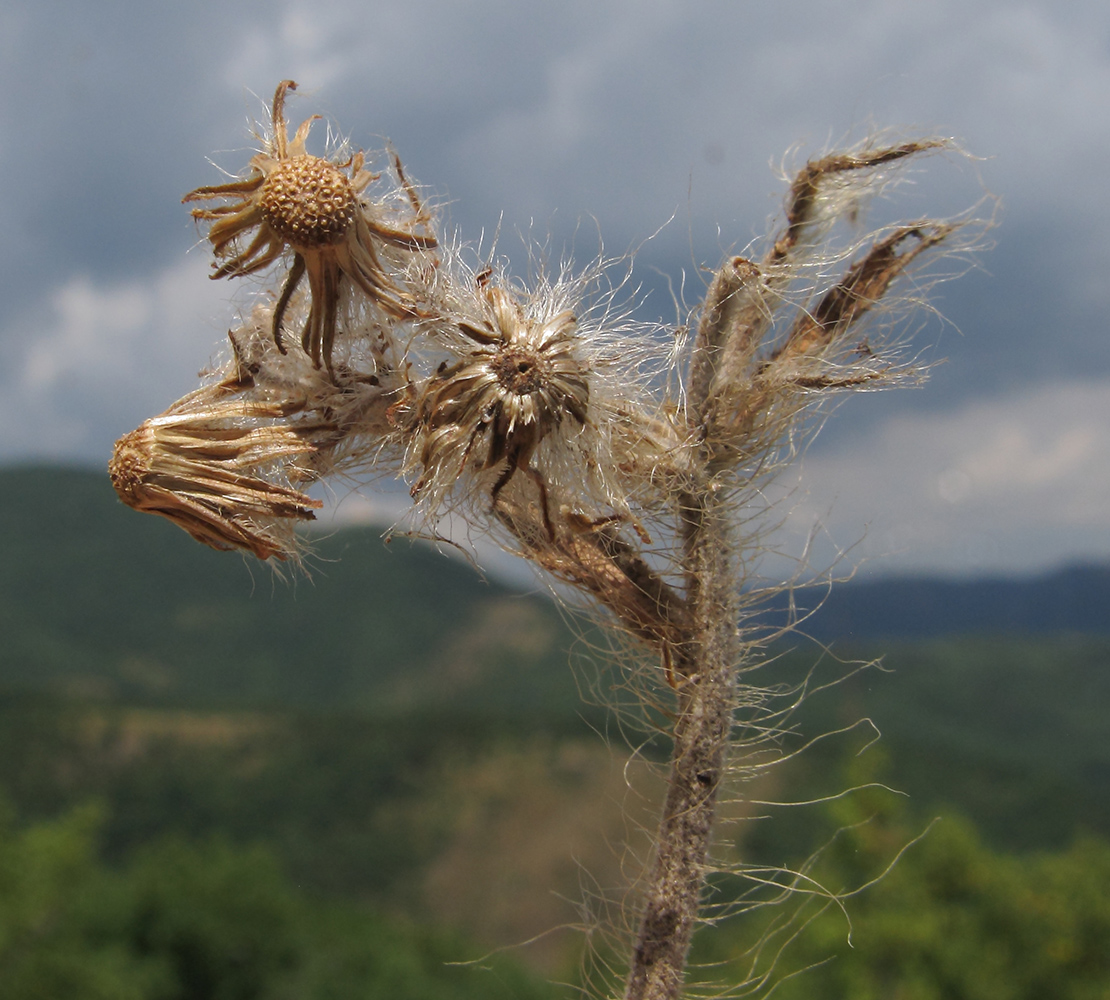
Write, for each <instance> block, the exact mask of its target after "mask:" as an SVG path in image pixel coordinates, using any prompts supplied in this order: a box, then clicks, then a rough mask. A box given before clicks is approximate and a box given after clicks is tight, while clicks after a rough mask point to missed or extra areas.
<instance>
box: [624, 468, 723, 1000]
mask: <svg viewBox="0 0 1110 1000" xmlns="http://www.w3.org/2000/svg"><path fill="white" fill-rule="evenodd" d="M682 503H683V506H682V510H681V516H682V522H683V534H684V556H685V563H686V573H687V587H688V593H689V598H688V600H689V604H690V612H691V624H690V627H689V630H688V634H687V637H686V641H685V642H684V643H683V645H682V648H681V649H680V650H679V653H678V656H677V657H676V660H677V662H676V673H677V674H678V675H679V677H680V678H681V679H680V682H679V713H678V720H677V722H676V723H675V727H674V733H673V741H674V743H673V748H672V752H671V773H670V779H669V786H668V790H667V797H666V801H665V803H664V806H663V815H662V818H661V819H660V823H659V832H658V836H657V839H656V850H655V860H654V863H653V866H652V871H651V875H650V878H649V882H648V890H647V894H646V895H647V898H646V902H645V904H644V910H643V914H642V916H641V921H640V928H639V933H638V936H637V940H636V946H635V950H634V952H633V957H632V968H631V972H630V974H629V979H628V989H627V992H626V994H625V996H626V998H627V1000H664V998H666V1000H674V998H677V997H678V996H679V994H680V992H681V989H682V982H683V978H684V971H685V966H686V956H687V953H688V952H689V949H690V938H691V936H692V934H693V930H694V926H695V924H696V921H697V914H698V906H699V903H700V897H701V890H702V886H703V884H704V881H705V861H706V857H707V855H708V852H709V843H710V836H711V833H712V828H713V819H714V814H715V812H716V807H717V790H718V787H719V785H720V781H721V775H722V774H723V772H724V768H725V764H726V758H727V752H728V744H729V733H730V730H731V727H732V710H733V704H734V699H733V685H734V671H735V667H736V661H737V655H738V634H737V625H736V601H735V596H734V594H735V590H734V581H733V565H732V563H733V560H732V558H731V546H730V544H729V537H728V528H727V520H726V519H725V518H724V517H723V516H720V513H721V512H720V511H718V510H717V508H718V506H719V502H718V501H717V500H716V498H715V495H714V493H713V492H712V491H711V490H710V489H708V488H707V489H705V490H701V491H698V492H696V493H690V494H687V495H686V496H684V497H683V499H682Z"/></svg>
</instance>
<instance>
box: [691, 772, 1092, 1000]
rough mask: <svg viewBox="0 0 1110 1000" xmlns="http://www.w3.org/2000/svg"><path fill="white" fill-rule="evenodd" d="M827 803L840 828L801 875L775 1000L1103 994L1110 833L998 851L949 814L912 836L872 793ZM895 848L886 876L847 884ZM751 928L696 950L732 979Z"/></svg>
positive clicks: (868, 873)
mask: <svg viewBox="0 0 1110 1000" xmlns="http://www.w3.org/2000/svg"><path fill="white" fill-rule="evenodd" d="M830 813H831V816H830V819H831V821H832V822H833V823H834V824H835V825H837V826H839V832H838V833H837V834H836V835H835V836H834V837H833V838H832V839H831V840H830V841H829V843H828V845H827V847H826V848H825V849H824V850H823V851H822V852H821V854H820V856H819V858H818V859H817V860H816V863H815V864H814V865H813V866H812V867H811V868H810V869H808V874H809V875H810V876H811V877H812V878H813V879H814V882H813V883H807V884H813V885H820V886H821V887H822V889H821V893H820V894H818V895H816V896H815V897H814V898H813V899H811V900H810V901H809V902H808V903H806V904H805V905H804V907H803V909H802V910H801V911H799V923H801V922H803V921H804V920H806V919H810V918H812V919H811V920H810V922H809V924H808V926H807V927H806V929H805V932H804V933H803V934H802V935H800V936H799V938H798V939H797V940H796V941H795V942H794V943H793V944H792V945H791V946H790V947H789V948H788V949H787V950H786V952H785V954H784V955H783V958H782V961H781V965H780V968H779V969H778V972H777V976H778V977H780V978H781V979H782V982H781V983H780V984H779V986H778V987H777V988H776V990H775V993H774V996H775V997H776V998H781V1000H795V998H796V1000H803V998H804V1000H841V998H844V997H851V998H852V1000H1044V998H1045V997H1052V998H1053V1000H1102V998H1105V997H1107V996H1110V841H1107V840H1105V839H1100V838H1095V837H1084V838H1081V839H1079V840H1077V841H1076V842H1075V843H1074V844H1073V845H1072V846H1071V847H1069V848H1068V849H1067V850H1064V851H1060V852H1052V853H1050V852H1036V853H1030V854H1012V853H1001V852H995V851H992V850H991V849H990V848H988V847H987V846H986V845H985V844H984V843H983V841H982V839H981V837H980V836H979V834H978V833H977V832H976V830H975V827H974V826H973V825H972V824H971V823H969V822H968V821H967V820H966V819H963V818H962V817H959V816H954V815H953V816H948V817H946V818H944V819H943V820H941V821H939V822H937V823H936V824H934V825H932V826H931V827H930V828H929V829H928V832H927V833H926V834H925V836H923V837H922V838H921V839H919V840H917V841H916V842H912V843H911V841H914V837H915V831H913V830H912V829H911V828H910V827H909V826H907V825H906V823H905V822H904V815H905V810H903V809H902V808H900V807H899V806H898V805H897V803H896V801H895V800H894V798H893V797H892V796H890V795H889V794H887V793H882V792H878V791H876V790H874V789H872V790H864V791H861V792H860V793H857V794H855V795H854V796H852V797H850V798H848V799H845V800H841V801H839V802H838V803H836V805H835V806H834V807H833V808H832V809H831V810H830ZM906 845H909V846H908V847H907V846H906ZM903 847H905V848H906V849H905V852H904V853H903V854H902V855H901V857H899V858H898V861H897V864H896V865H895V866H894V868H893V869H892V870H891V871H889V873H888V874H886V875H885V877H883V878H881V879H880V880H879V881H878V882H877V883H876V884H874V885H870V886H868V887H867V888H866V889H864V890H863V891H862V892H860V893H859V894H858V895H856V894H855V893H854V890H856V889H857V888H858V887H860V886H863V885H865V884H866V883H867V882H869V881H870V880H872V879H874V878H875V877H876V876H877V875H880V874H882V872H883V871H884V869H885V868H886V867H887V865H888V864H889V863H890V861H891V860H892V859H894V858H896V857H898V854H899V851H900V850H902V848H903ZM826 893H827V895H825V894H826ZM750 933H751V931H750V928H741V927H739V926H737V927H736V928H734V929H731V930H730V929H720V930H717V931H709V932H707V934H706V937H705V939H704V940H703V941H702V942H700V948H701V952H702V953H701V955H700V958H701V960H702V961H703V962H708V961H711V960H712V961H715V962H721V961H724V962H726V963H727V966H726V967H727V968H728V972H729V973H730V974H731V975H733V976H741V975H742V974H743V972H742V970H744V969H745V968H746V966H745V963H744V961H743V960H742V958H741V957H740V956H742V955H744V954H745V953H747V949H748V948H749V947H750V946H751V943H752V942H751V940H750V938H749V937H747V936H746V935H750ZM788 973H796V975H788ZM713 974H714V978H717V977H718V975H719V970H718V969H714V970H713ZM722 979H723V981H725V982H727V981H729V974H726V975H725V976H723V977H722Z"/></svg>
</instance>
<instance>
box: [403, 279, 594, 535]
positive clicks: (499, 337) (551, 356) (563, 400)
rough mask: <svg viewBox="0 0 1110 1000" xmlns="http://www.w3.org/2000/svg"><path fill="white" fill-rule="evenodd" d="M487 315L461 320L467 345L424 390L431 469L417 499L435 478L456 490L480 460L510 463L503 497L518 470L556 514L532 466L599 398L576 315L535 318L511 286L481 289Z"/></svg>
mask: <svg viewBox="0 0 1110 1000" xmlns="http://www.w3.org/2000/svg"><path fill="white" fill-rule="evenodd" d="M479 300H480V302H481V303H482V306H483V309H482V315H481V316H480V317H478V316H475V317H474V318H466V319H460V320H459V321H458V322H457V324H456V326H457V329H458V331H459V332H460V333H461V334H462V337H463V338H465V341H466V347H465V348H464V350H463V352H462V356H461V358H460V359H459V360H458V361H456V362H455V363H454V364H450V365H446V364H445V366H443V367H442V370H440V371H438V372H437V373H436V374H435V375H433V376H432V377H431V379H430V380H429V381H428V383H427V386H426V387H425V389H424V392H423V393H422V395H421V398H420V402H419V407H418V420H419V425H420V432H421V449H420V463H421V465H422V466H423V469H424V474H423V476H422V477H421V479H420V481H419V482H417V483H416V485H415V486H414V487H413V489H412V493H413V496H414V497H415V496H419V495H420V493H421V492H422V491H423V490H424V489H425V488H426V487H427V486H429V485H430V484H432V483H433V482H434V483H435V486H436V490H437V491H439V490H443V488H444V487H446V488H450V485H451V484H453V483H454V482H455V480H457V479H458V478H459V476H460V475H461V474H462V472H463V469H464V467H465V466H466V464H467V462H468V460H469V459H470V458H471V456H472V455H473V456H475V457H476V459H477V466H478V468H479V469H481V470H490V469H495V468H499V467H500V468H501V474H500V476H499V477H498V478H497V480H496V481H495V482H494V484H493V486H492V489H491V491H490V499H491V501H492V502H494V503H496V501H497V497H498V494H499V493H500V492H501V491H502V490H503V489H504V488H505V486H506V485H508V483H509V481H510V480H511V479H512V478H513V476H514V475H515V474H516V473H517V472H524V473H525V474H526V475H528V476H530V477H531V478H532V479H533V481H534V482H535V483H536V486H537V488H538V489H539V491H540V498H541V503H542V505H543V508H544V517H545V520H547V519H548V514H547V490H546V486H545V484H544V480H543V477H542V476H541V475H540V474H539V473H538V472H537V471H536V470H535V469H534V468H533V466H532V456H533V455H534V454H535V452H536V449H537V448H538V447H539V445H540V443H541V442H542V441H543V440H544V439H545V438H546V437H547V436H548V435H550V434H552V433H554V432H556V431H557V430H559V429H560V428H561V427H562V426H563V425H564V423H568V424H570V425H572V426H574V427H578V428H581V427H584V426H585V424H586V414H587V409H588V407H589V401H590V387H589V380H588V374H589V373H588V369H587V367H586V365H585V364H584V362H583V361H582V360H581V358H580V357H579V355H578V353H576V347H578V337H577V336H576V326H577V320H576V318H575V316H574V313H572V312H571V311H569V310H564V311H561V312H559V313H557V314H555V315H553V316H550V317H546V318H542V319H536V318H533V317H529V316H526V315H525V312H524V310H523V309H522V308H521V305H520V303H519V302H518V301H517V300H516V299H515V298H514V297H513V296H512V295H510V294H509V293H508V292H507V291H505V289H503V288H499V287H495V286H487V287H484V288H481V289H480V291H479Z"/></svg>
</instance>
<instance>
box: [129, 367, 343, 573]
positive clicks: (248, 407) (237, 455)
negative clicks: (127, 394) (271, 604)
mask: <svg viewBox="0 0 1110 1000" xmlns="http://www.w3.org/2000/svg"><path fill="white" fill-rule="evenodd" d="M226 395H227V394H226V392H225V391H222V390H221V389H220V388H219V387H216V388H205V389H201V390H198V391H197V392H195V393H192V394H191V395H189V396H186V397H185V398H184V399H182V400H179V401H178V402H177V403H175V404H174V405H173V406H172V407H170V409H169V410H167V411H166V412H165V413H163V414H162V415H160V416H157V417H152V418H151V419H150V420H147V421H146V422H145V423H144V424H142V426H140V427H139V428H137V429H136V430H134V431H132V432H131V433H130V434H126V435H124V437H122V438H120V439H119V441H117V442H116V447H115V452H114V453H113V455H112V461H111V463H110V464H109V466H108V471H109V474H110V475H111V477H112V485H113V486H115V488H116V492H117V493H118V494H119V496H120V499H121V500H123V502H124V503H126V504H127V505H128V506H130V507H134V508H135V509H136V510H141V511H147V512H149V513H152V514H161V515H162V516H163V517H166V518H169V520H171V521H173V522H174V524H176V525H177V526H178V527H180V528H183V529H184V530H185V531H187V532H188V533H189V534H190V535H192V536H193V538H195V539H196V540H197V541H199V542H203V543H204V544H205V545H210V546H212V548H214V549H236V548H239V549H246V550H247V551H248V552H250V553H252V554H253V555H255V556H257V557H258V558H259V559H268V558H269V557H270V556H277V557H278V558H279V559H285V558H287V557H288V556H290V555H292V554H293V553H294V552H295V551H296V542H295V539H294V536H293V532H292V522H293V521H311V520H312V519H313V518H314V517H315V514H314V513H313V511H314V510H316V509H317V508H319V507H321V506H322V504H321V503H320V501H319V500H313V499H311V498H310V497H308V496H306V495H305V494H304V493H302V492H300V491H299V490H297V489H294V488H292V487H291V486H288V485H282V484H281V483H278V482H274V481H273V480H271V479H269V478H267V477H265V476H264V475H262V474H261V473H260V471H259V469H261V468H267V467H269V468H272V467H273V466H274V465H275V464H276V463H279V462H281V461H283V460H288V459H291V458H294V457H299V456H303V455H307V454H309V453H311V452H312V450H313V445H312V443H311V441H310V440H309V437H308V436H307V435H306V434H305V430H306V428H303V427H293V426H290V425H289V424H288V423H286V422H284V421H286V420H287V418H288V417H289V416H290V415H291V413H292V412H295V411H296V410H298V409H299V406H297V405H296V404H293V405H292V406H290V404H281V403H271V404H265V403H251V402H247V401H244V400H242V399H239V398H236V397H231V398H225V397H226Z"/></svg>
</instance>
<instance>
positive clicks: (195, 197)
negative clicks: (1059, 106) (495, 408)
mask: <svg viewBox="0 0 1110 1000" xmlns="http://www.w3.org/2000/svg"><path fill="white" fill-rule="evenodd" d="M294 89H296V84H295V83H294V82H293V81H292V80H284V81H282V82H281V83H280V84H279V85H278V87H277V91H276V92H275V94H274V103H273V111H272V132H271V135H270V138H269V139H268V141H267V142H266V149H265V151H264V152H261V153H258V154H257V155H255V156H254V157H253V158H252V159H251V161H250V165H249V173H248V175H247V177H245V178H243V179H241V180H236V181H233V182H231V183H230V184H220V185H215V186H212V187H201V188H197V189H196V190H194V191H191V192H190V193H189V194H187V195H186V196H185V197H184V199H183V201H185V202H191V201H212V200H220V199H226V200H228V201H229V202H230V203H229V204H225V205H219V206H217V207H215V208H195V209H193V217H194V218H195V219H197V220H199V221H205V222H211V223H212V225H211V226H210V227H209V230H208V239H209V241H210V242H211V243H212V247H213V251H214V254H215V257H216V262H215V263H214V265H213V273H212V277H213V278H223V277H229V276H238V275H246V274H253V273H254V272H256V271H260V270H262V269H264V268H266V267H268V266H269V265H270V264H272V263H274V262H275V261H276V260H278V259H279V258H280V257H281V256H282V254H283V253H284V252H285V251H286V250H289V251H291V252H292V255H293V260H292V264H291V266H290V269H289V272H288V274H287V276H286V279H285V282H284V285H283V288H282V291H281V294H280V295H279V297H278V303H277V307H276V308H275V310H274V312H273V319H272V333H273V337H274V341H275V343H276V344H277V345H278V348H279V349H280V350H282V351H283V352H284V350H285V346H284V343H283V340H282V330H283V327H284V320H285V314H286V307H287V306H288V304H289V302H290V301H291V299H292V296H293V294H294V292H295V291H296V290H297V288H298V286H299V285H300V282H301V281H302V279H303V278H305V277H306V276H307V278H308V285H309V290H310V294H311V307H310V309H309V311H308V316H307V319H306V322H305V324H304V327H303V332H302V337H301V342H302V346H303V348H304V350H305V352H306V353H307V354H308V355H309V356H310V357H311V358H312V359H313V362H314V363H315V364H316V365H317V366H318V367H319V366H320V365H321V364H323V365H324V366H326V367H327V368H328V370H329V371H331V370H332V349H333V345H334V343H335V338H336V333H337V325H338V318H339V310H340V303H341V298H342V296H343V293H344V292H345V290H346V288H347V287H348V286H354V288H356V289H357V290H358V291H359V292H361V293H362V294H363V295H365V296H367V297H368V298H369V300H370V301H371V302H373V303H374V304H375V305H376V306H377V307H379V308H380V309H381V310H382V311H383V312H384V313H386V314H387V315H388V316H390V317H392V318H394V319H407V318H413V317H416V316H417V315H418V314H419V309H418V303H417V300H416V298H415V296H414V294H413V292H412V289H410V288H408V287H406V286H405V284H404V282H403V280H402V279H401V277H400V275H401V273H402V272H403V270H404V268H405V264H406V261H405V260H404V255H405V254H412V253H419V252H424V251H428V250H431V249H432V248H434V247H435V246H436V238H435V235H434V234H433V233H432V231H431V229H430V223H431V217H430V215H429V214H428V213H427V211H426V210H425V209H424V207H423V206H422V205H421V203H420V201H419V199H418V197H417V195H416V192H415V189H414V188H413V186H412V185H411V183H410V182H409V181H408V179H407V178H406V177H405V175H404V172H403V170H402V168H401V164H400V160H399V159H398V158H397V157H396V155H395V154H394V156H393V163H394V169H395V172H396V174H397V178H398V182H399V184H400V186H401V192H402V195H403V198H404V200H405V201H406V202H407V203H408V205H409V208H410V209H411V211H410V212H409V213H407V214H404V215H403V214H401V213H399V212H397V211H392V212H390V211H387V210H386V208H385V207H384V205H383V204H373V203H371V202H369V201H368V200H367V199H366V198H365V197H363V195H364V192H365V190H366V188H367V187H368V186H369V184H370V183H371V182H372V181H374V180H376V179H378V175H376V174H373V173H371V172H370V171H369V170H367V169H366V168H365V156H364V154H363V153H361V152H359V153H355V154H353V155H352V156H349V157H348V158H347V159H345V160H340V161H337V162H333V161H332V160H329V159H324V158H323V157H318V156H313V155H311V154H309V153H308V152H307V151H306V148H305V143H306V141H307V139H308V133H309V130H310V128H311V126H312V123H313V121H315V120H316V118H317V117H319V116H313V117H312V118H309V119H307V120H306V121H304V122H303V123H302V124H301V125H300V127H299V128H298V129H297V131H296V133H295V134H294V136H293V137H292V138H291V139H290V138H289V135H288V131H287V127H286V123H285V111H284V107H285V96H286V93H287V92H288V91H289V90H294ZM248 239H249V242H247V243H246V245H245V246H243V245H242V244H243V242H244V241H247V240H248Z"/></svg>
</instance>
